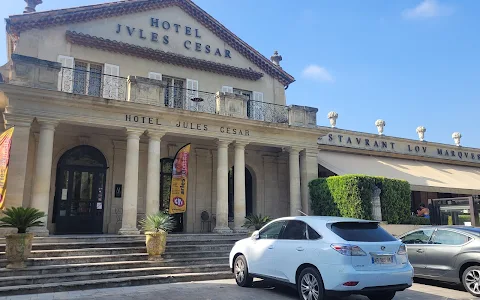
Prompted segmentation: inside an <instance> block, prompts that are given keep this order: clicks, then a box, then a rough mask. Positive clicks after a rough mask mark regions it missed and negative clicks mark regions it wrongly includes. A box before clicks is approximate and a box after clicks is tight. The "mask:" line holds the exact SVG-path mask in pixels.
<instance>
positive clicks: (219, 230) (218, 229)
mask: <svg viewBox="0 0 480 300" xmlns="http://www.w3.org/2000/svg"><path fill="white" fill-rule="evenodd" d="M213 232H215V233H218V234H225V233H232V232H233V230H232V229H231V228H230V227H215V228H214V229H213Z"/></svg>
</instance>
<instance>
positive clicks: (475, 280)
mask: <svg viewBox="0 0 480 300" xmlns="http://www.w3.org/2000/svg"><path fill="white" fill-rule="evenodd" d="M465 287H466V288H467V289H468V290H469V292H470V293H472V294H475V295H480V270H479V269H472V270H470V271H469V272H468V273H467V275H466V276H465Z"/></svg>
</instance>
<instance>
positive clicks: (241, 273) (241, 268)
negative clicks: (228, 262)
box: [235, 259, 245, 282]
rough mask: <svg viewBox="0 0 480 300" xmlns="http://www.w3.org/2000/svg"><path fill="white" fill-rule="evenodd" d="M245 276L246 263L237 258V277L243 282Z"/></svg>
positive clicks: (238, 280)
mask: <svg viewBox="0 0 480 300" xmlns="http://www.w3.org/2000/svg"><path fill="white" fill-rule="evenodd" d="M244 278H245V263H244V262H243V260H241V259H237V261H236V263H235V279H237V282H242V281H243V280H244Z"/></svg>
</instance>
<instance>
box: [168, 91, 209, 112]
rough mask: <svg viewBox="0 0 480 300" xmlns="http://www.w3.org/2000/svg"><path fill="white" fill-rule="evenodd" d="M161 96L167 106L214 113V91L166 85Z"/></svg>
mask: <svg viewBox="0 0 480 300" xmlns="http://www.w3.org/2000/svg"><path fill="white" fill-rule="evenodd" d="M163 97H164V102H163V104H164V105H165V106H167V107H171V108H180V109H185V110H190V111H197V112H204V113H209V114H215V113H216V95H215V94H214V93H209V92H202V91H197V90H190V89H184V88H182V87H177V86H166V87H165V88H164V93H163Z"/></svg>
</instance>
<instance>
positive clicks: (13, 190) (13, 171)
mask: <svg viewBox="0 0 480 300" xmlns="http://www.w3.org/2000/svg"><path fill="white" fill-rule="evenodd" d="M32 121H33V118H29V119H18V118H13V117H9V116H7V123H8V125H9V127H8V128H10V127H11V126H14V128H15V129H14V132H13V136H12V146H11V148H10V162H9V164H8V187H7V195H6V197H5V198H6V199H8V201H6V202H5V205H6V207H12V206H14V207H20V206H24V205H26V204H27V203H28V200H30V199H25V198H26V197H27V196H26V195H25V194H29V193H27V192H26V191H25V182H26V177H27V161H28V159H27V158H28V148H29V141H30V128H31V124H32ZM31 146H32V145H30V147H31ZM45 213H46V212H45Z"/></svg>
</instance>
